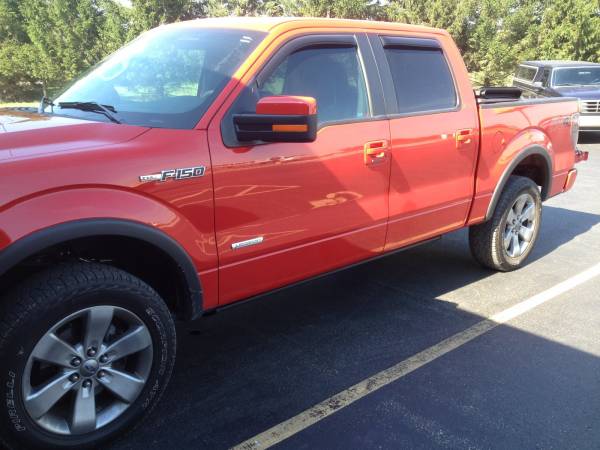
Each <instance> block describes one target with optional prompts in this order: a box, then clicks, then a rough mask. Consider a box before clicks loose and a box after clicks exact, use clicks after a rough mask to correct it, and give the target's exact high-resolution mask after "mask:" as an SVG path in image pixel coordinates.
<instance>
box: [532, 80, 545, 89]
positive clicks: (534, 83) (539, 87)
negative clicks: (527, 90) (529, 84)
mask: <svg viewBox="0 0 600 450" xmlns="http://www.w3.org/2000/svg"><path fill="white" fill-rule="evenodd" d="M533 87H535V88H538V89H542V88H543V87H544V83H542V82H541V81H534V82H533Z"/></svg>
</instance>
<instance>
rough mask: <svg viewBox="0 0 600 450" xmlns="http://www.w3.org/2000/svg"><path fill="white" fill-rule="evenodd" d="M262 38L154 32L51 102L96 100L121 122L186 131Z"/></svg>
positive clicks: (185, 30)
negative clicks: (113, 113) (111, 111)
mask: <svg viewBox="0 0 600 450" xmlns="http://www.w3.org/2000/svg"><path fill="white" fill-rule="evenodd" d="M263 36H264V33H259V32H255V31H246V30H233V29H231V30H228V29H210V28H198V27H193V26H190V27H182V26H178V27H165V28H158V29H156V30H153V31H150V32H148V33H146V34H144V35H142V36H141V37H139V38H138V39H136V40H135V41H133V42H132V43H131V44H129V45H128V46H126V47H124V48H122V49H121V50H119V51H117V52H116V53H114V54H113V55H111V56H109V57H108V58H107V59H106V60H104V61H103V62H101V63H100V64H99V65H97V66H96V67H94V68H93V69H92V70H91V71H90V72H89V73H88V74H87V75H86V76H84V77H83V78H82V79H80V80H79V81H77V82H76V83H74V84H73V85H72V86H71V87H70V88H68V89H67V90H66V91H65V92H64V93H63V94H62V95H60V96H59V97H58V98H57V99H56V100H55V101H54V103H55V104H57V105H58V104H59V103H61V102H96V103H99V104H101V105H108V106H110V107H111V110H114V111H115V117H116V118H117V119H119V120H120V121H122V122H123V123H127V124H131V125H141V126H148V127H158V128H180V129H190V128H193V127H194V126H195V125H196V124H197V123H198V121H199V120H200V118H201V117H202V115H203V114H204V113H205V112H206V110H207V109H208V107H209V106H210V104H211V103H212V102H213V101H214V100H215V98H216V97H217V95H218V94H219V92H220V91H221V90H222V89H223V88H224V87H225V85H226V84H227V82H228V81H229V80H230V79H231V77H232V75H233V74H234V72H235V71H236V69H237V68H238V67H239V66H240V65H241V64H242V62H243V61H244V60H245V59H246V58H247V57H248V55H249V54H250V52H251V51H252V50H253V49H254V48H256V46H257V45H258V43H259V42H260V41H261V40H262V38H263ZM47 109H48V108H47ZM54 112H55V113H58V114H61V115H73V116H78V117H84V118H86V119H96V120H103V119H102V116H101V115H93V113H90V112H89V111H87V112H86V111H80V110H78V109H70V108H69V109H66V108H60V107H55V108H54Z"/></svg>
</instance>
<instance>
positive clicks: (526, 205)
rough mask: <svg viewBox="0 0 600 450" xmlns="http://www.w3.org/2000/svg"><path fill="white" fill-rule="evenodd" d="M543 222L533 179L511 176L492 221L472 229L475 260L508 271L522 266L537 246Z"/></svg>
mask: <svg viewBox="0 0 600 450" xmlns="http://www.w3.org/2000/svg"><path fill="white" fill-rule="evenodd" d="M541 220H542V198H541V196H540V191H539V189H538V187H537V185H536V184H535V183H534V182H533V181H532V180H530V179H529V178H525V177H520V176H511V177H510V179H509V180H508V182H507V184H506V187H505V189H504V191H503V192H502V194H501V196H500V199H499V201H498V204H497V205H496V209H495V211H494V214H493V216H492V218H491V219H490V220H489V221H487V222H485V223H482V224H480V225H475V226H472V227H471V228H470V230H469V244H470V247H471V253H472V254H473V256H474V258H475V259H476V260H477V261H478V262H479V263H480V264H482V265H483V266H486V267H489V268H491V269H495V270H500V271H503V272H507V271H510V270H515V269H518V268H519V267H521V266H522V265H523V264H524V262H525V260H526V259H527V257H528V256H529V254H530V253H531V251H532V250H533V247H534V245H535V242H536V240H537V237H538V234H539V231H540V225H541Z"/></svg>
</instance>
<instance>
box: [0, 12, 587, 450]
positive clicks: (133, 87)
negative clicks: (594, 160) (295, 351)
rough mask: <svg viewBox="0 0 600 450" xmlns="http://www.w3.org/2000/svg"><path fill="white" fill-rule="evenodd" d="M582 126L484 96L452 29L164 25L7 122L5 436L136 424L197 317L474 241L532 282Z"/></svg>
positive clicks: (2, 337) (481, 258)
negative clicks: (464, 239) (424, 247)
mask: <svg viewBox="0 0 600 450" xmlns="http://www.w3.org/2000/svg"><path fill="white" fill-rule="evenodd" d="M577 122H578V103H577V101H576V100H574V99H569V98H556V99H533V100H523V99H520V98H519V91H518V90H515V89H514V88H505V89H493V88H490V89H483V90H481V91H479V92H477V93H475V92H474V90H473V88H472V86H471V83H470V82H469V78H468V74H467V70H466V68H465V65H464V63H463V61H462V59H461V56H460V54H459V51H458V49H457V47H456V45H455V44H454V43H453V41H452V39H451V37H450V36H449V34H448V33H447V32H445V31H442V30H437V29H431V28H426V27H416V26H407V25H401V24H394V23H382V22H367V21H348V20H330V19H283V18H277V19H239V18H228V19H219V20H198V21H191V22H183V23H179V24H174V25H169V26H163V27H159V28H157V29H155V30H152V31H150V32H147V33H145V34H143V35H142V36H141V37H139V38H138V39H136V40H134V41H133V42H132V43H130V44H129V45H127V46H126V47H124V48H123V49H121V50H119V51H117V52H116V53H115V54H113V55H112V56H110V57H108V58H107V59H106V60H104V61H102V62H101V63H100V64H98V65H97V66H96V67H94V68H92V69H91V71H89V72H88V73H87V74H86V75H85V76H84V77H83V78H81V79H80V80H78V81H76V82H75V83H74V84H72V85H71V86H70V87H68V88H67V89H66V90H65V91H64V92H63V93H62V94H60V95H59V96H58V97H57V98H55V99H48V98H45V99H43V100H42V102H41V104H40V107H39V109H38V110H28V109H17V110H5V111H3V112H2V116H1V118H0V124H1V125H0V173H1V180H2V189H1V190H0V292H1V293H2V299H1V300H0V368H1V371H0V386H2V396H3V400H2V403H3V406H2V407H1V408H0V436H1V438H2V441H3V442H4V444H5V445H6V446H8V447H11V448H33V447H50V448H77V447H87V446H97V445H100V444H101V443H103V442H105V441H106V440H108V439H110V438H112V437H115V435H119V434H121V433H122V432H123V430H125V429H130V428H131V427H132V426H133V425H134V424H135V423H137V422H139V420H140V419H141V418H143V417H144V416H147V415H148V414H149V413H150V411H151V410H152V407H153V406H154V405H156V403H157V402H158V400H159V397H160V396H161V394H162V393H163V391H164V389H165V386H166V384H167V382H168V380H169V377H170V374H171V371H172V368H173V363H174V358H175V328H174V320H176V319H181V320H192V319H196V318H199V317H200V316H202V315H204V314H207V313H209V312H214V311H216V310H218V309H220V308H223V307H225V306H227V305H230V304H231V303H233V302H236V301H239V300H242V299H249V298H252V297H256V296H258V295H260V294H264V293H266V292H269V291H272V290H275V289H278V288H281V287H283V286H288V285H292V284H294V283H296V282H300V281H302V280H306V279H309V278H311V277H314V276H317V275H320V274H323V273H326V272H329V271H333V270H337V269H339V268H342V267H344V266H348V265H352V264H355V263H358V262H363V261H368V260H370V259H372V258H376V257H379V256H381V255H383V254H386V253H391V252H394V251H397V250H400V249H404V248H407V247H409V246H412V245H415V244H418V243H423V242H427V241H429V240H431V239H434V238H437V237H439V236H441V235H443V234H445V233H448V232H451V231H453V230H456V229H459V228H461V227H469V229H470V231H469V238H470V246H471V250H472V253H473V255H474V257H475V259H476V260H477V261H478V262H480V263H481V264H483V265H484V266H486V267H489V268H491V269H495V270H500V271H509V270H513V269H516V268H518V267H519V266H521V265H522V264H523V263H524V261H525V259H526V258H527V256H528V255H529V254H530V253H531V250H532V248H533V247H534V244H535V242H536V239H537V238H538V233H539V230H540V222H541V220H542V201H544V200H546V199H548V198H550V197H553V196H555V195H557V194H560V193H562V192H565V191H567V190H569V189H570V188H571V187H572V186H573V183H574V182H575V178H576V176H577V171H576V169H575V168H574V164H575V163H576V162H577V161H579V160H582V159H586V158H587V154H586V153H582V152H579V151H578V150H577V148H576V145H577ZM399 276H401V274H399ZM373 307H376V305H373Z"/></svg>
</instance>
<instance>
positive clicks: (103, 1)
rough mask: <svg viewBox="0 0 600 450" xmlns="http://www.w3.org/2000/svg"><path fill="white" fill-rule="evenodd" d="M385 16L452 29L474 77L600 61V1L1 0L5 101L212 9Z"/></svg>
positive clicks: (51, 87)
mask: <svg viewBox="0 0 600 450" xmlns="http://www.w3.org/2000/svg"><path fill="white" fill-rule="evenodd" d="M230 15H234V16H257V15H271V16H314V17H344V18H351V19H369V20H389V21H397V22H405V23H412V24H422V25H429V26H434V27H438V28H444V29H447V30H448V31H449V32H450V34H451V35H452V36H453V37H454V39H455V41H456V43H457V45H458V47H459V48H460V50H461V52H462V54H463V56H464V59H465V63H466V64H467V67H468V69H469V71H470V72H471V74H472V77H473V79H474V81H476V82H477V83H478V84H501V83H506V82H507V81H508V80H509V77H510V74H511V73H512V72H513V70H514V67H515V65H516V64H517V63H518V62H519V61H521V60H525V59H577V60H588V61H596V62H600V4H599V3H598V1H597V0H595V1H589V0H131V6H130V7H129V6H123V4H122V3H121V2H120V1H118V0H0V99H1V100H24V99H29V98H34V97H39V96H40V95H41V93H42V92H44V93H46V94H49V95H53V94H54V93H55V92H56V90H57V89H59V88H60V87H61V86H64V85H65V84H67V83H69V81H71V80H73V79H74V78H75V77H77V76H78V75H79V74H81V73H82V72H83V71H85V70H87V69H88V68H89V67H91V66H92V65H94V64H95V63H97V62H98V61H99V60H101V59H102V58H103V57H105V56H106V55H108V54H109V53H111V52H113V51H115V50H116V49H118V48H119V47H120V46H122V45H123V44H124V43H126V42H127V41H129V40H131V39H133V38H134V37H136V36H137V35H139V34H140V33H141V32H143V31H145V30H148V29H150V28H153V27H156V26H158V25H160V24H164V23H170V22H175V21H179V20H188V19H193V18H200V17H215V16H230Z"/></svg>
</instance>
